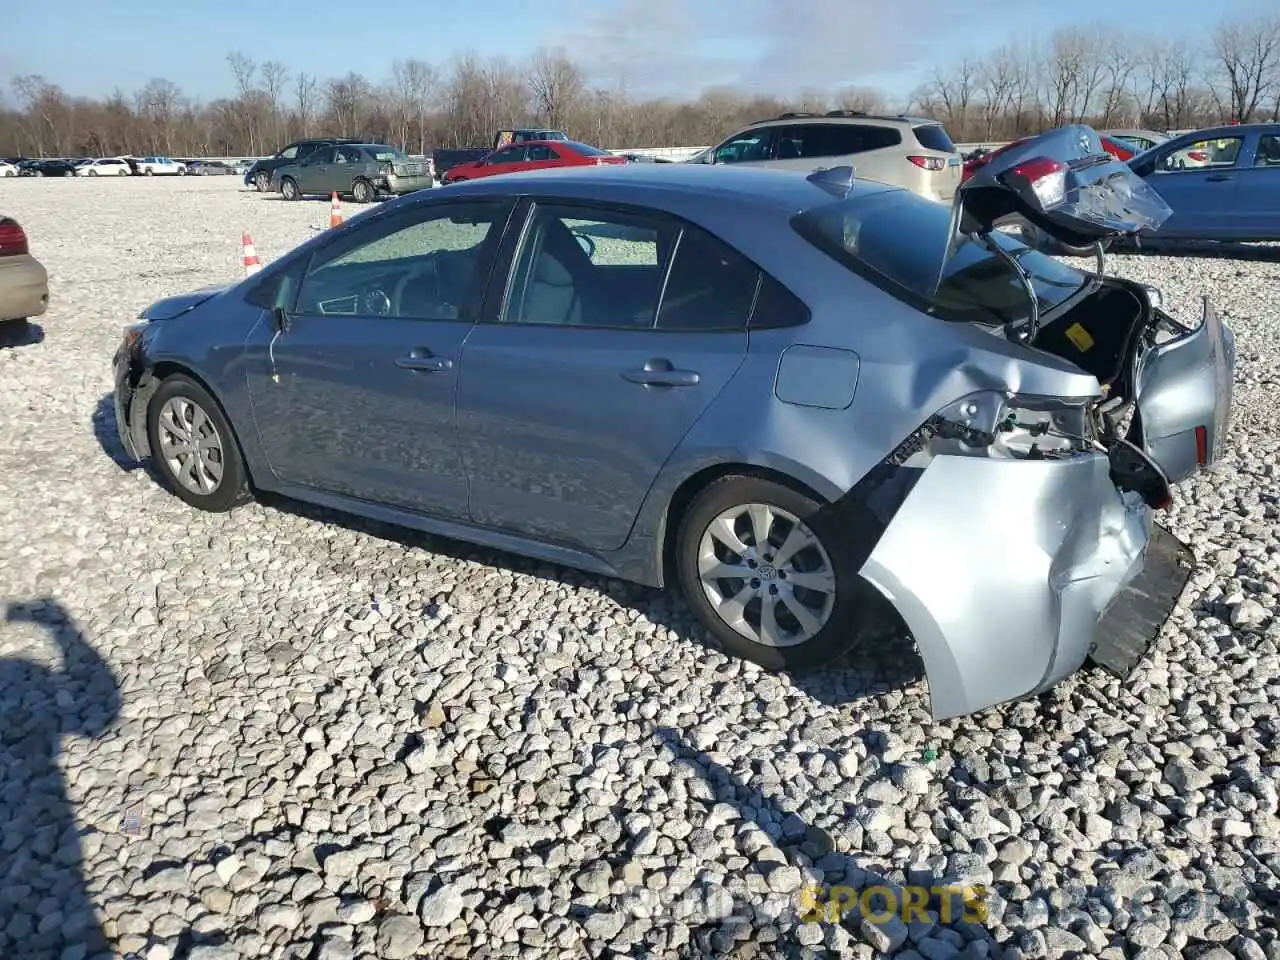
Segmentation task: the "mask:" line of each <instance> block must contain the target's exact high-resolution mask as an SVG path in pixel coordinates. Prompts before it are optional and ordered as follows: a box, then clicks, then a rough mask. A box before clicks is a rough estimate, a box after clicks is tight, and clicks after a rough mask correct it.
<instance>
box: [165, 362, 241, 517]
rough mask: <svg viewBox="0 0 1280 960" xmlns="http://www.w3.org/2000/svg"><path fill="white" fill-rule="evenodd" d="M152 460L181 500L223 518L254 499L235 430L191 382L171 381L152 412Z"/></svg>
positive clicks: (176, 377) (174, 378) (182, 378)
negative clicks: (245, 501)
mask: <svg viewBox="0 0 1280 960" xmlns="http://www.w3.org/2000/svg"><path fill="white" fill-rule="evenodd" d="M147 438H148V440H149V441H150V443H151V455H152V458H153V460H154V461H155V464H156V466H157V467H158V468H159V470H160V473H161V474H163V476H164V479H165V482H166V483H167V484H168V485H169V488H170V489H171V490H172V491H173V492H174V494H175V495H177V497H178V498H179V499H181V500H183V501H185V502H186V503H188V504H190V505H191V506H193V507H196V508H198V509H200V510H208V511H210V512H212V513H221V512H223V511H226V510H230V509H231V508H232V507H234V506H236V505H237V504H239V503H241V502H242V501H244V500H245V499H247V497H248V483H247V482H246V475H245V468H244V460H243V459H242V458H241V456H240V449H239V447H238V446H237V445H236V439H235V437H234V436H233V435H232V433H231V425H230V424H229V423H227V419H226V417H224V416H223V415H222V410H221V408H220V407H219V406H218V404H217V402H216V401H215V400H214V399H213V397H211V396H210V395H209V393H208V391H207V390H205V389H204V387H202V386H200V384H198V383H196V382H195V381H194V380H192V379H191V378H190V377H186V376H183V375H182V374H175V375H173V376H171V377H167V378H166V379H165V380H164V381H163V382H162V383H161V384H160V386H159V388H158V389H157V390H156V392H155V395H154V396H153V397H152V398H151V402H150V404H148V406H147Z"/></svg>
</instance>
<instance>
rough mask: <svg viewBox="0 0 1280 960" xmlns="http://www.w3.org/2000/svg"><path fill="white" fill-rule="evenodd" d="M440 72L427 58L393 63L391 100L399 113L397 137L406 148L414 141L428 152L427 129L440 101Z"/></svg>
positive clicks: (422, 150)
mask: <svg viewBox="0 0 1280 960" xmlns="http://www.w3.org/2000/svg"><path fill="white" fill-rule="evenodd" d="M436 86H437V80H436V72H435V68H434V67H432V66H431V64H429V63H427V62H425V61H423V60H397V61H396V62H395V63H393V64H392V65H391V85H390V89H391V100H392V108H393V111H394V114H395V125H396V131H397V135H396V137H395V139H396V140H397V141H398V142H399V143H400V146H401V148H402V149H404V150H408V149H409V144H410V143H411V142H412V143H414V144H416V146H417V152H418V153H426V150H427V130H428V127H429V125H430V120H431V110H432V107H433V106H434V104H435V100H436V94H437V91H436Z"/></svg>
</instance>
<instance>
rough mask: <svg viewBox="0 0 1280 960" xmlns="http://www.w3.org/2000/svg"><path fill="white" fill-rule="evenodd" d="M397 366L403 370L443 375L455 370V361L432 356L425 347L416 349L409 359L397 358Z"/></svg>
mask: <svg viewBox="0 0 1280 960" xmlns="http://www.w3.org/2000/svg"><path fill="white" fill-rule="evenodd" d="M396 366H397V367H399V368H400V369H401V370H424V371H426V372H428V373H441V372H443V371H445V370H452V369H453V361H452V360H450V359H449V358H448V357H436V356H432V354H431V351H430V350H427V349H426V348H425V347H414V348H413V349H412V350H410V351H409V355H408V356H407V357H397V358H396Z"/></svg>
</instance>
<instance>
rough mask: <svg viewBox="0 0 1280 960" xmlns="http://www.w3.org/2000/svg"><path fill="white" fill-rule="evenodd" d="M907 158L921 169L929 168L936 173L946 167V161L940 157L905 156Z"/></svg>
mask: <svg viewBox="0 0 1280 960" xmlns="http://www.w3.org/2000/svg"><path fill="white" fill-rule="evenodd" d="M907 159H908V160H910V161H911V162H912V163H914V164H915V165H916V166H917V167H919V168H920V169H921V170H931V171H932V172H934V173H937V172H938V171H940V170H945V169H947V161H946V160H943V159H942V157H914V156H913V157H907Z"/></svg>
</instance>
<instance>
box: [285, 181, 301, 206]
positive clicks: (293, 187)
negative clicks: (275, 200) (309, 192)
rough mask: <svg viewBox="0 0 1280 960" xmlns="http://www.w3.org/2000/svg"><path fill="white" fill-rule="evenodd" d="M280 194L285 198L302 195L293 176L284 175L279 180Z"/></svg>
mask: <svg viewBox="0 0 1280 960" xmlns="http://www.w3.org/2000/svg"><path fill="white" fill-rule="evenodd" d="M280 196H282V197H284V198H285V199H286V200H297V199H298V198H299V197H301V196H302V193H301V192H300V191H299V190H298V184H297V181H295V180H294V179H293V177H285V178H284V179H283V180H281V181H280Z"/></svg>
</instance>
